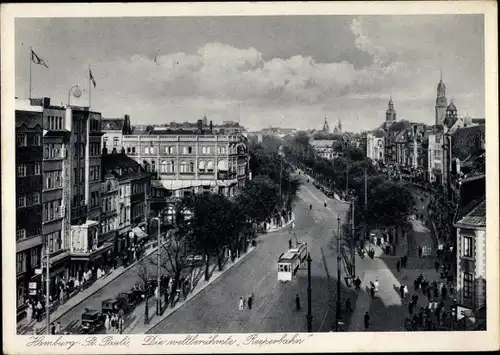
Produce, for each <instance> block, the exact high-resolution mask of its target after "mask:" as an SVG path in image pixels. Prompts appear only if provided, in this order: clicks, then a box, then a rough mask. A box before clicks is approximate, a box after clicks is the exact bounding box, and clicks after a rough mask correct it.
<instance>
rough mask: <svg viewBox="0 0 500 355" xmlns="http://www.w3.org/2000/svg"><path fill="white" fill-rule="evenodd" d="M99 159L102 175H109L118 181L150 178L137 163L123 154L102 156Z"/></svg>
mask: <svg viewBox="0 0 500 355" xmlns="http://www.w3.org/2000/svg"><path fill="white" fill-rule="evenodd" d="M101 159H102V171H103V174H104V175H105V174H109V173H111V174H113V175H114V176H116V177H117V178H118V179H141V178H145V177H148V176H150V174H149V173H147V172H146V171H144V169H143V167H142V166H141V165H140V164H139V163H138V162H136V161H135V160H134V159H132V158H130V157H128V156H127V155H125V154H121V153H120V154H103V155H102V158H101ZM104 175H103V176H104Z"/></svg>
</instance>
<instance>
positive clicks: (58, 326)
mask: <svg viewBox="0 0 500 355" xmlns="http://www.w3.org/2000/svg"><path fill="white" fill-rule="evenodd" d="M61 332H62V326H61V322H57V323H56V334H60V333H61Z"/></svg>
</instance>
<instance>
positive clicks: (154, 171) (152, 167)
mask: <svg viewBox="0 0 500 355" xmlns="http://www.w3.org/2000/svg"><path fill="white" fill-rule="evenodd" d="M151 172H152V173H156V161H155V160H153V161H151Z"/></svg>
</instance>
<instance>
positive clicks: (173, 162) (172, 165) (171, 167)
mask: <svg viewBox="0 0 500 355" xmlns="http://www.w3.org/2000/svg"><path fill="white" fill-rule="evenodd" d="M170 172H171V173H175V161H173V160H172V161H171V162H170Z"/></svg>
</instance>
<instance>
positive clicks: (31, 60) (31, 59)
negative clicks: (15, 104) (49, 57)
mask: <svg viewBox="0 0 500 355" xmlns="http://www.w3.org/2000/svg"><path fill="white" fill-rule="evenodd" d="M32 51H33V50H32V49H31V46H30V56H29V57H30V94H29V99H30V103H31V62H33V58H32V56H33V54H31V52H32Z"/></svg>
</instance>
